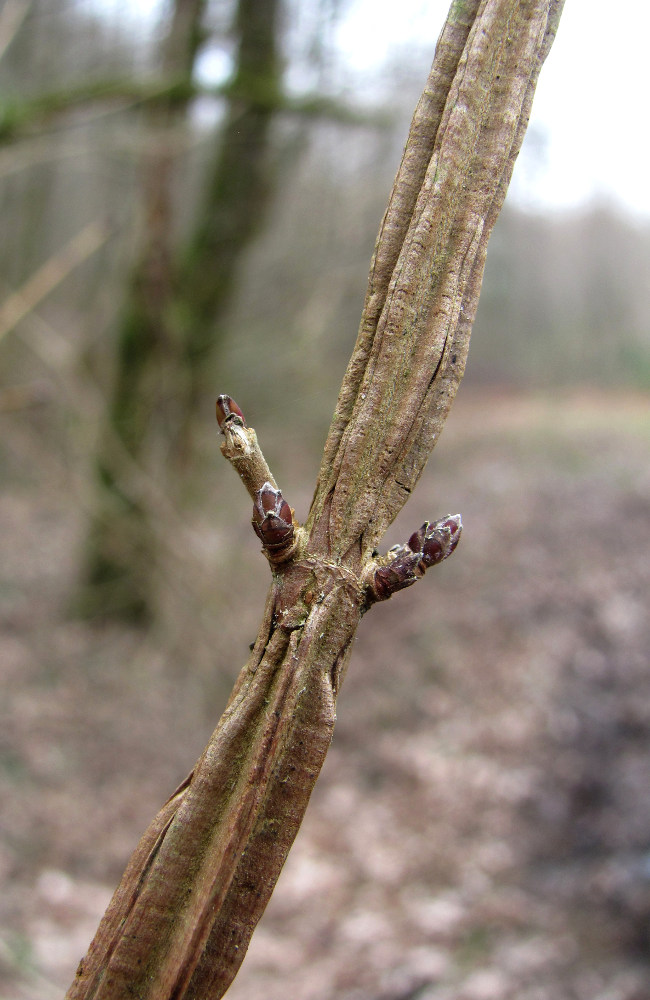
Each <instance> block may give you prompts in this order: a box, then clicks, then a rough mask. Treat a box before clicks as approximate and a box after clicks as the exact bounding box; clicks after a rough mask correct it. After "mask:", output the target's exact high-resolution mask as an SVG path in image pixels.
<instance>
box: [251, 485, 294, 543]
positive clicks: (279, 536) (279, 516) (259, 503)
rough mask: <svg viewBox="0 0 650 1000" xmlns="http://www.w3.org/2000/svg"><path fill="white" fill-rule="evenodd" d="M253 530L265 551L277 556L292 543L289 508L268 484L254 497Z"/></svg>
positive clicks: (291, 518) (291, 524)
mask: <svg viewBox="0 0 650 1000" xmlns="http://www.w3.org/2000/svg"><path fill="white" fill-rule="evenodd" d="M251 523H252V525H253V530H254V531H255V534H256V535H257V537H258V538H259V539H260V541H261V542H262V544H263V545H264V548H265V549H268V550H269V552H271V553H273V554H275V555H277V554H278V553H280V552H282V551H283V550H284V549H286V548H288V546H289V545H291V543H292V541H293V532H294V529H293V516H292V514H291V507H290V506H289V504H288V503H287V501H286V500H285V499H284V497H283V496H282V493H281V492H280V490H276V489H275V487H273V486H271V484H270V483H264V486H262V488H261V489H259V490H258V491H257V493H256V495H255V503H254V504H253V520H252V522H251Z"/></svg>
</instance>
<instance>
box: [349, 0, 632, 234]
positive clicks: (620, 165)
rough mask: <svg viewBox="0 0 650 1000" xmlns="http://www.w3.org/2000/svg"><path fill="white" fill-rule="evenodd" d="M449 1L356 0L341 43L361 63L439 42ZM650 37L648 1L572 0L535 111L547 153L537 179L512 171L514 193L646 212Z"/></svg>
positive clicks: (535, 131) (534, 135)
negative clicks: (396, 49)
mask: <svg viewBox="0 0 650 1000" xmlns="http://www.w3.org/2000/svg"><path fill="white" fill-rule="evenodd" d="M448 7H449V4H448V2H447V0H428V2H424V0H400V2H399V3H390V2H378V0H355V2H354V4H353V6H352V10H351V12H350V15H349V16H348V17H347V18H346V21H345V22H344V24H343V25H342V26H341V29H340V41H341V44H342V45H343V46H344V47H345V49H346V50H348V51H349V52H350V57H351V58H354V61H355V63H356V64H357V65H358V66H359V68H360V69H362V68H364V65H365V67H366V68H370V66H371V65H372V64H373V63H375V61H376V60H377V57H378V54H380V53H383V54H385V55H386V56H388V55H389V54H390V50H391V47H392V46H395V45H400V46H403V45H405V44H406V45H408V42H409V39H417V43H418V44H419V45H421V44H422V41H423V39H425V38H427V37H430V38H431V39H432V49H433V44H434V41H435V39H436V38H437V36H438V34H439V31H440V27H441V26H442V23H443V21H444V18H445V16H446V13H447V10H448ZM396 11H398V15H397V16H396ZM649 42H650V3H648V2H647V0H628V2H627V3H612V0H566V3H565V6H564V12H563V14H562V20H561V22H560V28H559V31H558V35H557V38H556V40H555V43H554V46H553V48H552V50H551V53H550V55H549V57H548V59H547V61H546V64H545V66H544V68H543V70H542V73H541V77H540V81H539V84H538V87H537V93H536V96H535V104H534V106H533V114H532V118H531V126H532V130H531V139H534V140H535V141H536V142H537V143H538V144H539V143H540V139H543V140H544V141H543V143H542V145H543V150H544V154H543V157H542V161H541V163H540V164H539V169H538V170H536V171H535V175H534V185H533V184H532V183H530V182H529V183H526V184H525V185H524V184H523V183H522V178H519V179H518V178H517V177H515V181H514V187H515V191H518V192H519V193H520V194H522V195H523V194H524V193H525V196H526V199H527V200H528V201H529V202H532V203H534V204H537V205H539V206H558V207H565V206H571V205H575V204H578V203H580V202H583V201H585V200H588V199H591V198H594V197H602V198H608V199H612V200H615V201H616V202H618V203H619V204H620V205H621V206H623V207H625V208H626V209H628V210H630V211H632V212H636V213H641V214H643V215H644V216H646V217H648V216H650V183H649V177H648V175H649V172H650V171H649V162H648V161H649V152H650V138H649V129H648V124H647V122H648V97H650V85H649V83H648V79H649V70H650V67H649V65H648V63H649V62H650V46H649ZM518 180H519V185H518ZM523 189H525V191H524V190H523Z"/></svg>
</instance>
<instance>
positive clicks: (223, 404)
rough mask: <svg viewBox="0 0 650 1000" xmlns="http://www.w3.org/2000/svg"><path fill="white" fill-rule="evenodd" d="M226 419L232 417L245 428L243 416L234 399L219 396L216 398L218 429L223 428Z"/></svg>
mask: <svg viewBox="0 0 650 1000" xmlns="http://www.w3.org/2000/svg"><path fill="white" fill-rule="evenodd" d="M228 417H234V418H235V419H236V420H237V421H241V423H242V426H244V427H245V426H246V420H245V419H244V414H243V413H242V411H241V410H240V409H239V407H238V406H237V403H236V402H235V401H234V399H233V398H232V397H231V396H219V397H218V398H217V423H218V424H219V427H220V428H223V425H224V424H225V422H226V420H227V419H228Z"/></svg>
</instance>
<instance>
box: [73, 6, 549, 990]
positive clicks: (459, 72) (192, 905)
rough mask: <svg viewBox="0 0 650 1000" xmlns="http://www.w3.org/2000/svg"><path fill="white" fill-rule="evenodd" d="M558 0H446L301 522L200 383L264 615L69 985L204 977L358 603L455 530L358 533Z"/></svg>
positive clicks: (299, 756)
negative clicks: (231, 469) (258, 547)
mask: <svg viewBox="0 0 650 1000" xmlns="http://www.w3.org/2000/svg"><path fill="white" fill-rule="evenodd" d="M560 11H561V3H560V2H559V0H482V2H480V3H479V2H478V0H466V2H463V3H461V2H458V0H456V2H454V3H453V5H452V9H451V11H450V14H449V17H448V20H447V24H446V26H445V29H444V30H443V33H442V36H441V38H440V41H439V44H438V49H437V52H436V59H435V62H434V66H433V69H432V73H431V75H430V77H429V81H428V83H427V87H426V90H425V93H424V95H423V98H422V100H421V102H420V105H419V106H418V110H417V112H416V115H415V118H414V121H413V125H412V129H411V134H410V136H409V141H408V143H407V148H406V152H405V155H404V159H403V161H402V166H401V168H400V172H399V174H398V177H397V180H396V182H395V186H394V188H393V194H392V196H391V202H390V205H389V208H388V211H387V214H386V217H385V219H384V223H383V226H382V230H381V232H380V237H379V240H378V243H377V247H376V251H375V256H374V260H373V266H372V269H371V275H370V283H369V289H368V295H367V298H366V306H365V309H364V315H363V319H362V323H361V328H360V333H359V338H358V341H357V346H356V348H355V352H354V355H353V357H352V360H351V362H350V366H349V368H348V371H347V373H346V377H345V380H344V383H343V387H342V391H341V395H340V397H339V402H338V406H337V411H336V413H335V419H334V421H333V424H332V428H331V431H330V435H329V438H328V441H327V445H326V449H325V455H324V458H323V464H322V467H321V472H320V477H319V482H318V485H317V489H316V494H315V497H314V501H313V503H312V507H311V511H310V514H309V517H308V520H307V524H306V526H305V528H304V529H303V528H300V527H299V526H298V525H297V524H296V523H295V520H294V517H293V512H292V511H291V509H290V508H289V505H288V503H287V502H286V501H285V500H284V498H283V497H282V494H281V492H280V490H279V489H278V487H277V485H276V483H275V481H274V479H273V477H272V475H271V473H270V470H269V469H268V465H267V464H266V461H265V460H264V457H263V455H262V454H261V451H260V450H259V446H258V445H257V441H256V438H255V437H254V432H253V431H252V430H251V429H250V428H247V427H246V422H245V420H244V417H243V414H242V412H241V410H240V409H239V407H237V406H236V404H234V403H233V401H232V400H231V399H230V397H227V396H222V397H220V402H219V408H218V414H219V418H220V424H221V425H222V430H223V432H224V436H225V446H224V449H223V450H224V454H225V455H226V457H227V458H228V459H229V460H230V461H231V462H232V464H233V465H234V466H235V468H236V470H237V472H238V474H239V475H240V476H241V478H242V480H243V482H244V484H245V485H246V488H247V490H248V492H249V494H250V495H251V496H252V497H253V501H254V503H253V522H254V526H255V530H256V532H257V534H258V536H259V537H260V539H261V540H262V543H263V546H264V550H265V553H266V555H267V557H268V559H269V562H270V563H271V569H272V574H273V582H272V586H271V590H270V592H269V596H268V598H267V603H266V609H265V613H264V618H263V621H262V625H261V627H260V631H259V633H258V636H257V640H256V642H255V645H254V647H253V650H252V653H251V657H250V659H249V661H248V663H247V664H246V666H245V667H244V668H243V670H242V671H241V673H240V676H239V679H238V681H237V684H236V686H235V690H234V691H233V693H232V695H231V698H230V701H229V704H228V706H227V708H226V711H225V712H224V715H223V716H222V718H221V720H220V722H219V724H218V726H217V728H216V730H215V732H214V734H213V736H212V738H211V740H210V743H209V744H208V746H207V747H206V749H205V751H204V753H203V755H202V756H201V758H200V760H199V761H198V763H197V765H196V767H195V769H194V770H193V772H192V773H191V774H190V776H189V777H188V778H187V780H186V781H185V782H184V783H183V785H182V786H181V787H180V788H179V789H178V790H177V791H176V792H175V793H174V795H173V796H172V797H171V799H170V800H169V801H168V802H167V803H166V805H165V806H164V807H163V809H162V810H161V812H160V813H159V814H158V816H157V817H156V818H155V819H154V821H153V823H152V825H151V826H150V828H149V830H148V831H147V832H146V833H145V835H144V837H143V838H142V840H141V841H140V844H139V846H138V847H137V849H136V851H135V853H134V855H133V857H132V858H131V861H130V863H129V866H128V868H127V870H126V872H125V874H124V877H123V879H122V882H121V883H120V886H119V887H118V889H117V891H116V893H115V895H114V897H113V900H112V902H111V904H110V906H109V908H108V910H107V912H106V914H105V916H104V919H103V920H102V923H101V924H100V927H99V929H98V931H97V934H96V936H95V939H94V941H93V942H92V944H91V947H90V950H89V952H88V955H87V956H86V958H84V959H83V960H82V962H81V964H80V966H79V970H78V972H77V977H76V979H75V982H74V983H73V985H72V986H71V987H70V990H69V992H68V998H69V1000H81V998H84V1000H90V998H93V1000H122V998H123V997H125V996H137V997H138V998H139V1000H172V998H174V1000H190V998H199V997H200V998H207V997H210V998H211V1000H218V998H219V997H221V996H223V993H224V992H225V990H226V989H227V988H228V986H229V984H230V983H231V981H232V979H233V977H234V975H235V974H236V972H237V969H238V968H239V965H240V963H241V961H242V959H243V956H244V953H245V951H246V947H247V945H248V942H249V940H250V937H251V934H252V932H253V929H254V927H255V925H256V923H257V921H258V919H259V917H260V916H261V914H262V912H263V910H264V908H265V906H266V903H267V902H268V899H269V897H270V895H271V892H272V890H273V887H274V885H275V882H276V879H277V877H278V875H279V872H280V869H281V867H282V864H283V862H284V859H285V857H286V855H287V852H288V850H289V848H290V846H291V844H292V842H293V839H294V836H295V834H296V832H297V830H298V827H299V825H300V822H301V820H302V816H303V814H304V811H305V808H306V806H307V802H308V800H309V796H310V793H311V790H312V788H313V786H314V782H315V781H316V778H317V776H318V773H319V771H320V768H321V765H322V763H323V760H324V758H325V754H326V752H327V749H328V746H329V742H330V738H331V734H332V729H333V726H334V718H335V702H336V696H337V694H338V691H339V688H340V684H341V679H342V677H343V674H344V671H345V666H346V663H347V659H348V656H349V652H350V648H351V643H352V640H353V637H354V634H355V631H356V628H357V625H358V623H359V620H360V618H361V615H362V614H364V613H365V612H366V611H367V610H368V608H369V607H370V606H371V605H372V604H373V603H375V602H377V601H378V600H384V599H386V598H387V597H390V596H391V594H392V593H394V592H395V591H396V590H400V589H403V588H404V587H405V586H409V585H410V584H411V583H413V582H414V581H415V579H417V578H418V577H419V576H420V575H421V573H422V572H423V571H424V569H426V568H427V566H429V565H435V564H436V563H437V562H439V561H441V560H442V559H443V558H445V557H446V556H447V555H449V554H450V553H451V551H453V549H454V547H455V543H456V541H457V539H458V535H459V533H460V518H458V517H457V516H453V517H447V518H443V519H442V520H440V521H437V522H435V523H434V524H433V525H429V524H428V523H425V525H423V526H422V527H421V528H420V529H418V530H417V531H415V532H414V533H413V534H412V535H411V537H410V538H409V541H408V543H407V544H406V545H403V546H399V547H397V549H394V550H392V552H390V553H388V554H387V556H385V557H383V558H376V557H375V555H374V554H373V549H374V545H375V542H376V541H377V540H378V539H379V538H380V537H381V535H382V534H383V532H384V531H385V529H386V527H387V526H388V524H389V523H390V522H391V521H392V519H393V518H394V517H395V515H396V514H397V512H398V510H399V509H400V508H401V507H402V505H403V504H404V502H405V501H406V499H407V497H408V495H409V493H410V491H411V489H412V488H413V485H414V484H415V482H416V480H417V478H418V476H419V475H420V473H421V471H422V468H423V466H424V462H425V460H426V457H427V456H428V454H429V452H430V451H431V448H432V447H433V444H434V443H435V441H436V440H437V437H438V435H439V433H440V430H441V428H442V425H443V423H444V420H445V417H446V415H447V412H448V410H449V407H450V405H451V400H452V398H453V396H454V394H455V391H456V388H457V386H458V383H459V381H460V378H461V375H462V371H463V367H464V361H465V356H466V353H467V343H468V340H469V332H470V328H471V324H472V320H473V317H474V311H475V308H476V304H477V300H478V290H479V286H480V280H481V274H482V270H483V264H484V259H485V250H486V245H487V239H488V235H489V233H490V230H491V228H492V225H493V223H494V221H495V219H496V216H497V214H498V211H499V208H500V207H501V204H502V201H503V197H504V195H505V190H506V187H507V184H508V180H509V178H510V173H511V170H512V165H513V162H514V159H515V157H516V155H517V152H518V149H519V145H520V143H521V139H522V137H523V133H524V130H525V125H526V122H527V117H528V112H529V108H530V102H531V100H532V93H533V90H534V87H535V82H536V80H537V75H538V73H539V69H540V66H541V63H542V61H543V58H544V56H545V55H546V53H547V51H548V49H549V47H550V44H551V41H552V38H553V36H554V32H555V29H556V27H557V23H558V20H559V17H560ZM282 553H284V555H285V557H284V558H278V556H281V555H282Z"/></svg>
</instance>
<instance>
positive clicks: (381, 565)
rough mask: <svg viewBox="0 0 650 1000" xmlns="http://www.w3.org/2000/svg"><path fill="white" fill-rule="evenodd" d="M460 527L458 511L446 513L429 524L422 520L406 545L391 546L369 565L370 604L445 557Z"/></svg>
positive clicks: (457, 539)
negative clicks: (421, 523)
mask: <svg viewBox="0 0 650 1000" xmlns="http://www.w3.org/2000/svg"><path fill="white" fill-rule="evenodd" d="M462 528H463V525H462V521H461V517H460V514H449V515H448V516H447V517H443V518H441V520H439V521H434V522H433V523H432V524H430V523H429V521H425V522H424V524H423V525H422V527H421V528H418V530H417V531H414V532H413V534H412V535H411V537H410V538H409V540H408V543H407V544H406V545H394V546H393V548H392V549H390V550H389V551H388V552H387V554H386V555H385V556H384V557H383V558H382V559H381V560H380V561H378V562H376V563H373V564H371V572H370V574H369V576H370V578H369V580H368V598H369V601H370V603H371V604H372V603H374V602H375V601H387V600H388V598H389V597H392V596H393V594H395V593H397V591H398V590H404V588H405V587H410V586H411V585H412V584H414V583H415V581H416V580H419V578H420V577H421V576H424V574H425V572H426V570H427V569H429V567H431V566H437V565H438V563H441V562H442V561H443V559H447V557H448V556H450V555H451V554H452V552H453V551H454V549H455V548H456V546H457V545H458V542H459V540H460V535H461V531H462Z"/></svg>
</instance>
